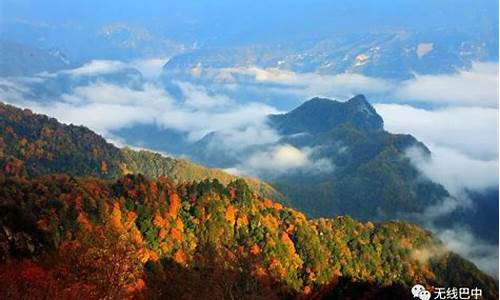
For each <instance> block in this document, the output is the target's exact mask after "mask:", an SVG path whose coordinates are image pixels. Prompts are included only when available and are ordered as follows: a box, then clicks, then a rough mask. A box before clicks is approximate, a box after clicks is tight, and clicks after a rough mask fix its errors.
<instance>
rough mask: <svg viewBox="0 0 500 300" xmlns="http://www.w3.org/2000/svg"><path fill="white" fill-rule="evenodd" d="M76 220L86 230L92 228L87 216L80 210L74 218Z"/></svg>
mask: <svg viewBox="0 0 500 300" xmlns="http://www.w3.org/2000/svg"><path fill="white" fill-rule="evenodd" d="M76 221H77V222H78V224H79V225H80V226H82V228H83V229H85V230H86V231H90V230H92V225H91V224H90V223H89V220H88V219H87V217H86V216H85V215H84V214H83V213H82V212H80V213H79V214H78V217H77V218H76Z"/></svg>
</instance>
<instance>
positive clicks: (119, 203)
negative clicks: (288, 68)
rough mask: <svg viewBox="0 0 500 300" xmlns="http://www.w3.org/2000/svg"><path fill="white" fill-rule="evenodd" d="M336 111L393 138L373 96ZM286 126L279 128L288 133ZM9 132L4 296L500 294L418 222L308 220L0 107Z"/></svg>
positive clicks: (0, 217)
mask: <svg viewBox="0 0 500 300" xmlns="http://www.w3.org/2000/svg"><path fill="white" fill-rule="evenodd" d="M325 101H330V100H322V99H314V100H312V101H311V102H309V103H308V104H306V105H305V107H302V108H299V109H298V111H295V112H294V113H291V114H290V115H291V116H292V117H290V118H298V119H296V120H300V119H301V118H300V111H301V110H307V111H309V110H310V109H313V110H314V109H315V106H316V105H319V106H320V107H321V106H322V105H325V103H326V105H331V103H329V102H325ZM333 103H335V102H333ZM333 105H338V106H340V107H342V109H347V110H348V111H350V113H352V115H353V116H356V115H357V114H359V113H360V112H363V111H364V110H365V109H368V112H371V115H370V116H371V117H372V118H369V120H368V119H363V121H362V122H361V120H359V121H357V122H355V124H351V125H350V126H352V127H355V125H356V124H358V125H361V126H359V127H360V128H356V130H361V127H365V126H367V128H364V130H366V131H367V132H370V133H374V132H383V131H382V128H381V127H380V125H381V122H380V121H381V120H380V119H379V118H377V117H376V114H373V111H371V110H370V109H369V108H370V107H369V104H367V103H366V101H365V100H364V99H363V98H362V97H356V98H354V99H353V100H351V102H349V103H345V104H339V103H335V104H333ZM363 113H366V112H363ZM288 117H289V115H281V116H276V117H272V119H273V120H274V121H273V122H276V123H281V124H286V121H285V120H286V119H287V118H288ZM319 117H320V118H321V115H319ZM334 123H336V122H333V123H332V124H334ZM347 123H349V122H347ZM294 124H295V123H294ZM303 124H307V122H305V123H303ZM342 124H346V122H342ZM336 125H337V126H342V125H340V124H336ZM0 128H1V131H0V132H1V133H2V134H1V135H0V225H1V231H0V246H1V247H0V259H1V260H2V262H3V264H1V265H0V278H1V279H2V280H1V281H0V290H2V293H3V295H7V297H10V298H23V297H27V296H28V295H29V296H30V297H40V298H51V299H63V298H68V297H78V296H79V295H82V293H84V294H85V297H87V298H89V299H102V298H117V297H121V298H123V297H139V298H141V297H144V298H168V299H171V298H172V299H173V298H175V299H177V298H180V299H198V298H199V296H200V295H201V294H203V295H204V297H207V298H208V299H212V298H213V299H221V298H228V297H236V298H238V299H289V298H300V299H308V298H310V299H328V298H332V297H333V298H337V297H355V298H362V299H382V298H390V299H412V295H411V291H410V289H411V287H412V286H413V285H414V284H415V283H419V284H422V285H424V286H425V287H426V288H429V289H430V288H431V287H440V286H445V287H448V286H463V287H464V286H466V287H470V288H476V287H477V288H480V289H481V290H482V295H483V299H496V298H497V297H498V284H497V283H496V281H495V280H494V279H493V278H491V277H489V276H488V275H485V274H483V273H482V272H481V271H479V270H478V269H477V268H476V267H475V266H474V265H473V264H472V263H470V262H469V261H467V260H465V259H463V258H461V257H460V256H458V255H456V254H454V253H452V252H449V251H448V250H447V249H446V248H445V247H444V245H443V244H442V243H441V242H440V241H439V240H437V239H436V238H435V237H433V236H432V234H431V233H430V232H428V231H426V230H423V229H421V228H419V227H418V226H415V225H411V224H408V223H405V222H390V223H385V224H384V223H381V224H379V223H376V224H374V223H372V222H367V223H364V224H363V223H360V222H358V221H355V220H354V219H352V218H350V217H337V218H335V219H323V218H322V219H315V220H308V219H307V218H306V217H305V216H304V215H303V214H302V213H300V212H299V211H296V210H293V209H290V208H287V207H284V206H283V205H281V204H279V203H277V202H274V201H272V200H270V199H268V198H264V197H262V196H260V195H259V193H258V192H252V189H254V191H258V190H259V189H257V190H255V187H253V188H252V186H251V184H255V183H254V182H253V183H252V181H249V180H248V179H237V178H235V177H230V176H228V175H225V174H224V173H222V172H220V171H216V170H210V169H205V168H202V167H200V166H196V165H194V164H192V163H189V162H187V161H179V160H175V159H169V158H165V157H162V156H160V155H156V154H153V153H150V152H136V151H132V150H128V149H123V150H120V149H118V148H116V147H113V146H112V145H110V144H108V143H106V142H105V140H104V139H102V138H101V137H100V136H98V135H96V134H95V133H93V132H91V131H90V130H88V129H86V128H84V127H77V126H68V125H62V124H59V123H58V122H57V121H56V120H54V119H51V118H48V117H46V116H42V115H36V114H33V113H32V112H30V111H29V110H21V109H17V108H15V107H13V106H9V105H4V104H2V105H1V106H0ZM298 128H300V129H301V130H302V129H306V128H307V126H306V127H298ZM292 132H294V131H292ZM310 132H316V133H318V134H322V133H323V132H324V129H322V128H321V127H319V128H318V127H315V128H312V130H310ZM327 132H328V131H327ZM392 147H395V146H394V144H393V145H392ZM131 173H144V174H145V175H146V177H145V176H143V175H140V174H136V175H133V174H131ZM124 174H128V175H125V176H123V175H124ZM158 176H159V177H158ZM163 176H167V178H165V177H163ZM209 178H216V179H209ZM200 180H201V181H200ZM228 180H229V181H230V182H229V183H228V184H221V183H220V181H222V182H224V181H226V182H227V181H228ZM248 184H250V187H249V186H248ZM260 186H261V187H262V186H264V185H263V184H261V185H260ZM261 195H263V194H261ZM346 203H347V202H346ZM28 282H29V284H26V283H28ZM49 287H50V288H49Z"/></svg>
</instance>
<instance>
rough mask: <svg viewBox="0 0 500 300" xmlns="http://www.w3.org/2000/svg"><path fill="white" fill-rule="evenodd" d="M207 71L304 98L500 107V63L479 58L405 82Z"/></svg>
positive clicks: (219, 78)
mask: <svg viewBox="0 0 500 300" xmlns="http://www.w3.org/2000/svg"><path fill="white" fill-rule="evenodd" d="M431 45H432V44H425V43H424V44H421V45H420V48H419V50H418V53H419V54H420V55H426V54H428V53H429V52H430V51H432V46H431ZM198 75H199V74H198ZM204 76H205V77H212V78H213V79H214V80H215V82H222V83H224V82H227V83H229V84H234V83H235V82H240V83H244V82H245V80H246V81H251V82H253V83H257V84H261V85H262V88H263V89H266V90H269V91H274V92H284V93H293V94H294V95H296V96H299V97H302V98H303V99H308V98H310V97H313V96H321V97H330V98H340V99H345V98H348V97H350V96H352V95H355V94H367V95H372V96H377V97H384V98H387V99H392V100H395V101H398V102H406V103H408V102H418V103H428V104H429V103H430V104H433V105H440V106H456V105H461V106H477V107H497V106H498V63H496V62H474V63H473V64H472V68H471V69H469V70H466V69H464V70H457V72H456V73H452V74H436V75H425V74H415V78H413V79H409V80H406V81H403V82H396V81H393V80H387V79H383V78H375V77H368V76H364V75H361V74H356V73H341V74H334V75H322V74H318V73H295V72H293V71H289V70H283V69H279V68H266V69H263V68H259V67H255V66H253V67H239V68H222V69H204ZM242 76H243V77H242ZM236 78H238V79H239V81H238V80H237V79H236ZM266 84H271V86H266Z"/></svg>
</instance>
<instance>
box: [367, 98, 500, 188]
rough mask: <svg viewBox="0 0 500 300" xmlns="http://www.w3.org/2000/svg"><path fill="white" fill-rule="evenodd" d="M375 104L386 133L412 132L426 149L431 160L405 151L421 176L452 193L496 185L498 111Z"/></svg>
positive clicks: (411, 150)
mask: <svg viewBox="0 0 500 300" xmlns="http://www.w3.org/2000/svg"><path fill="white" fill-rule="evenodd" d="M374 106H375V109H376V110H377V112H378V113H379V114H380V115H381V116H382V117H383V119H384V126H385V128H386V129H387V130H388V131H390V132H394V133H410V134H412V135H414V136H415V137H416V138H417V139H419V140H421V141H422V142H424V144H425V145H426V146H427V147H429V148H430V150H431V152H432V155H431V158H430V159H427V158H426V157H425V155H423V154H422V153H420V152H419V150H418V149H409V151H408V153H407V154H408V156H409V157H410V158H411V161H412V162H413V164H414V165H415V166H416V167H417V169H418V170H419V171H420V172H421V173H422V174H424V175H425V176H427V177H429V178H430V179H431V180H433V181H435V182H438V183H441V184H442V185H443V186H445V188H446V189H447V190H448V191H449V192H451V193H452V194H453V195H456V196H459V195H460V194H462V193H463V191H464V190H466V189H467V190H474V191H483V190H485V189H487V188H489V187H495V186H497V185H498V127H497V122H498V110H497V109H493V108H481V107H453V108H442V109H437V110H425V109H419V108H414V107H412V106H409V105H400V104H375V105H374Z"/></svg>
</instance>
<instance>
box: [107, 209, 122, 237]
mask: <svg viewBox="0 0 500 300" xmlns="http://www.w3.org/2000/svg"><path fill="white" fill-rule="evenodd" d="M110 224H111V227H113V228H114V229H115V230H116V231H119V232H120V231H122V230H123V225H122V212H121V210H120V203H118V202H115V203H114V204H113V211H112V212H111V219H110Z"/></svg>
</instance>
